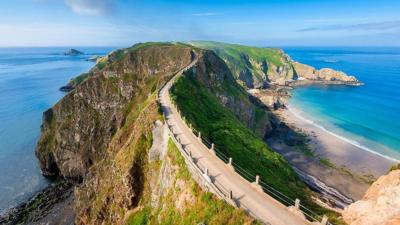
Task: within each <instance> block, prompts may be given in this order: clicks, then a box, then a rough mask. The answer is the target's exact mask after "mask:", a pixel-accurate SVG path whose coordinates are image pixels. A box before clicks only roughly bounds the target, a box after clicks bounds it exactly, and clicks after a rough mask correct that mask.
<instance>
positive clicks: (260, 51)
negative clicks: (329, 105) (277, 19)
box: [191, 41, 361, 89]
mask: <svg viewBox="0 0 400 225" xmlns="http://www.w3.org/2000/svg"><path fill="white" fill-rule="evenodd" d="M191 44H193V45H195V46H199V47H201V48H205V49H209V50H212V51H214V52H215V53H216V54H217V55H218V56H219V57H220V58H222V59H223V60H224V61H225V63H226V64H227V65H228V67H229V69H230V70H231V71H232V74H233V75H234V77H235V79H236V80H237V81H238V83H240V84H241V85H242V86H243V87H245V88H247V89H254V88H256V89H260V88H261V89H262V88H266V87H268V86H269V85H281V86H287V85H289V86H291V85H301V84H310V83H322V84H346V85H359V84H361V83H360V82H359V81H358V80H357V79H356V78H355V77H354V76H348V75H346V74H345V73H343V72H340V71H335V70H333V69H328V68H324V69H321V70H316V69H315V68H313V67H311V66H307V65H304V64H301V63H298V62H294V61H293V60H291V59H290V57H289V56H288V55H287V54H285V53H284V52H283V51H282V50H280V49H275V48H259V47H249V46H243V45H236V44H226V43H219V42H203V41H200V42H191Z"/></svg>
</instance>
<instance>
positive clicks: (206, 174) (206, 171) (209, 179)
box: [203, 168, 212, 183]
mask: <svg viewBox="0 0 400 225" xmlns="http://www.w3.org/2000/svg"><path fill="white" fill-rule="evenodd" d="M203 176H204V178H205V179H206V181H207V182H208V183H212V181H211V177H210V175H209V174H208V168H206V169H205V171H204V175H203Z"/></svg>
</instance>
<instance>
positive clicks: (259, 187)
mask: <svg viewBox="0 0 400 225" xmlns="http://www.w3.org/2000/svg"><path fill="white" fill-rule="evenodd" d="M252 184H253V186H254V187H255V188H256V189H257V190H259V191H261V192H262V191H263V189H262V186H261V185H260V176H259V175H256V181H254V182H253V183H252Z"/></svg>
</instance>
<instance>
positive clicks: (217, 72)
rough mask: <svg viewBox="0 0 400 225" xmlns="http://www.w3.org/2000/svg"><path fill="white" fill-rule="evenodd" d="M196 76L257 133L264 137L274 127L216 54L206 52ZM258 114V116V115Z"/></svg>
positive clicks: (195, 70) (200, 60)
mask: <svg viewBox="0 0 400 225" xmlns="http://www.w3.org/2000/svg"><path fill="white" fill-rule="evenodd" d="M193 72H194V75H195V78H196V79H198V80H199V81H200V82H201V83H203V84H204V85H205V86H206V87H207V89H208V90H210V91H212V92H213V93H214V94H215V95H216V97H217V98H218V100H219V101H220V103H221V104H222V105H223V106H225V107H226V108H228V109H229V110H230V111H231V112H233V114H235V115H236V117H237V118H239V119H240V120H241V121H242V122H243V123H244V124H246V125H247V126H248V127H249V128H250V129H252V130H253V131H254V132H255V133H257V134H258V135H260V136H261V137H264V136H265V135H268V134H269V132H270V131H271V129H272V127H271V124H270V122H269V118H268V114H267V113H266V112H265V110H264V109H260V106H258V105H257V104H255V103H254V101H255V99H252V98H251V97H252V96H251V95H248V94H247V93H246V91H245V90H244V89H243V87H241V86H240V85H238V84H237V82H236V81H235V78H234V76H233V75H232V73H231V71H230V70H229V68H228V66H227V65H226V64H225V63H224V61H223V60H221V58H219V57H218V56H217V55H216V54H215V53H214V52H212V51H206V52H204V55H203V57H201V58H200V59H199V61H198V63H197V64H196V65H195V66H194V70H193ZM257 113H258V114H257Z"/></svg>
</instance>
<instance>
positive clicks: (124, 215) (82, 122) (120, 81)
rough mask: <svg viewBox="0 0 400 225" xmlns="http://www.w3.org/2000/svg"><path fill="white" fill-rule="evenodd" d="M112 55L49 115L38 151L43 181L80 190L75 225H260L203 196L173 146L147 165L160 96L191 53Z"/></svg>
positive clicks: (163, 48) (159, 48)
mask: <svg viewBox="0 0 400 225" xmlns="http://www.w3.org/2000/svg"><path fill="white" fill-rule="evenodd" d="M110 55H112V56H111V57H110V56H109V57H107V58H104V59H102V60H103V61H100V62H99V63H100V64H97V66H96V67H95V68H93V69H92V70H91V71H90V72H89V73H88V75H84V76H83V77H80V78H78V79H77V80H79V82H77V85H76V86H75V87H74V89H73V90H72V91H71V92H69V93H68V94H67V95H66V96H65V97H64V98H63V99H62V100H61V101H60V102H58V103H57V104H56V105H55V106H54V107H52V108H51V109H49V110H48V111H47V112H46V113H44V116H43V126H42V136H41V138H40V140H39V142H38V145H37V149H36V155H37V157H38V158H39V160H40V164H41V168H42V171H43V172H44V173H45V174H46V175H48V176H61V177H64V178H67V179H68V180H72V181H74V182H75V185H76V187H75V209H76V212H75V213H76V221H75V222H76V224H102V223H103V224H168V223H169V224H171V223H181V224H187V223H200V222H206V223H207V224H251V223H255V222H254V221H253V220H252V219H251V218H250V217H248V216H247V215H246V214H245V213H244V212H242V211H241V210H237V209H235V208H233V207H231V206H229V205H227V204H226V203H225V202H223V201H220V200H217V199H215V197H213V196H212V195H211V194H209V193H205V192H203V191H201V190H200V187H199V186H197V184H196V183H195V182H194V181H193V180H192V179H191V178H190V176H189V174H188V172H187V170H186V168H185V167H184V163H183V161H182V158H180V157H179V155H177V153H178V152H177V151H176V149H175V150H174V148H173V147H172V145H171V144H170V145H169V148H170V151H169V152H168V154H167V156H166V157H165V158H160V159H158V160H156V161H150V160H149V149H150V147H151V146H152V142H153V138H154V137H153V135H152V131H153V129H155V125H154V122H155V121H157V120H162V116H161V114H160V109H159V106H158V104H157V101H156V93H157V91H158V89H159V88H160V87H161V86H162V85H163V84H164V83H165V81H166V80H168V79H169V78H170V77H171V76H172V75H173V74H174V72H176V71H178V70H180V69H182V68H184V67H185V66H186V65H187V64H189V62H190V61H191V60H192V57H193V54H192V48H191V47H189V46H187V45H183V44H171V43H145V44H138V45H135V46H133V47H131V48H128V49H124V50H119V51H115V52H114V53H112V54H110ZM174 201H176V202H174ZM168 221H169V222H168Z"/></svg>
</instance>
